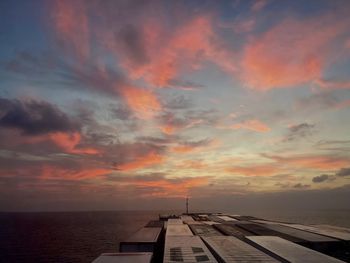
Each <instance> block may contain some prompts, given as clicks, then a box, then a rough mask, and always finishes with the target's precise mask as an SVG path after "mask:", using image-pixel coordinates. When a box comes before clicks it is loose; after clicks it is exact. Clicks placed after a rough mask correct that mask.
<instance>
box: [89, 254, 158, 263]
mask: <svg viewBox="0 0 350 263" xmlns="http://www.w3.org/2000/svg"><path fill="white" fill-rule="evenodd" d="M152 255H153V254H152V253H103V254H101V255H100V256H99V257H98V258H96V259H95V260H94V261H92V263H150V262H151V260H152Z"/></svg>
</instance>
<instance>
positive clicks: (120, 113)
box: [110, 105, 135, 121]
mask: <svg viewBox="0 0 350 263" xmlns="http://www.w3.org/2000/svg"><path fill="white" fill-rule="evenodd" d="M110 111H111V117H112V118H113V119H118V120H122V121H128V120H131V119H134V118H135V116H134V114H133V112H132V111H131V110H130V109H129V108H127V107H123V106H113V105H112V106H111V110H110Z"/></svg>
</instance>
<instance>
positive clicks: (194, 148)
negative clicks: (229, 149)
mask: <svg viewBox="0 0 350 263" xmlns="http://www.w3.org/2000/svg"><path fill="white" fill-rule="evenodd" d="M220 144H221V142H220V141H219V140H218V139H215V140H210V141H209V140H202V141H198V142H192V143H191V142H190V143H186V144H181V145H177V146H173V147H171V148H170V151H171V152H174V153H190V152H199V151H205V150H208V149H212V148H215V147H218V146H219V145H220Z"/></svg>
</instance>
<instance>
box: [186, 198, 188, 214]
mask: <svg viewBox="0 0 350 263" xmlns="http://www.w3.org/2000/svg"><path fill="white" fill-rule="evenodd" d="M186 214H188V196H187V197H186Z"/></svg>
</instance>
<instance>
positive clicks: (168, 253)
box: [163, 236, 217, 263]
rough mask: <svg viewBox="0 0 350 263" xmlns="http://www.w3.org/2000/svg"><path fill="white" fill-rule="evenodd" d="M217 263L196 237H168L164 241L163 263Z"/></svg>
mask: <svg viewBox="0 0 350 263" xmlns="http://www.w3.org/2000/svg"><path fill="white" fill-rule="evenodd" d="M176 262H185V263H186V262H187V263H189V262H191V263H195V262H205V263H217V261H216V260H215V258H214V257H213V255H212V254H211V253H210V251H209V249H208V248H207V247H206V246H205V244H204V243H203V241H202V240H201V239H200V237H198V236H168V237H166V240H165V247H164V260H163V263H176Z"/></svg>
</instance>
